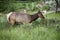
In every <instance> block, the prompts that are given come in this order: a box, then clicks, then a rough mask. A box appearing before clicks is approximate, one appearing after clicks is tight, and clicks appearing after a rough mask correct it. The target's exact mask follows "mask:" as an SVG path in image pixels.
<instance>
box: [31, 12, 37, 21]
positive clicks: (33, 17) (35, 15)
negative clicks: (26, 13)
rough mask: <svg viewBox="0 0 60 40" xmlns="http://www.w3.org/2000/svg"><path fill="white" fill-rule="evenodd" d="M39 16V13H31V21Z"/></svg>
mask: <svg viewBox="0 0 60 40" xmlns="http://www.w3.org/2000/svg"><path fill="white" fill-rule="evenodd" d="M37 18H38V13H36V14H34V15H31V22H32V21H35V20H36V19H37Z"/></svg>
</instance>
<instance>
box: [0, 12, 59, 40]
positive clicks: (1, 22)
mask: <svg viewBox="0 0 60 40" xmlns="http://www.w3.org/2000/svg"><path fill="white" fill-rule="evenodd" d="M59 15H60V13H57V14H53V13H52V14H48V15H45V18H46V20H45V21H44V22H43V21H42V20H40V19H37V20H36V21H34V22H32V23H29V24H24V25H23V24H20V25H14V26H13V27H11V26H10V24H9V23H8V22H7V20H6V15H5V14H4V15H2V16H0V40H60V16H59Z"/></svg>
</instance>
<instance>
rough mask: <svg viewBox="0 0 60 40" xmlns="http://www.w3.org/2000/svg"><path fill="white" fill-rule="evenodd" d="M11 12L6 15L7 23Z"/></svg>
mask: <svg viewBox="0 0 60 40" xmlns="http://www.w3.org/2000/svg"><path fill="white" fill-rule="evenodd" d="M12 13H13V12H10V13H9V14H7V21H8V22H9V18H10V15H11V14H12Z"/></svg>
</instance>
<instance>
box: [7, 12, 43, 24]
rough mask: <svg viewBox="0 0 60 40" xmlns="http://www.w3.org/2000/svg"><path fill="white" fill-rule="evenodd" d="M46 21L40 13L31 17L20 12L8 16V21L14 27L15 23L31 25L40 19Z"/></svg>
mask: <svg viewBox="0 0 60 40" xmlns="http://www.w3.org/2000/svg"><path fill="white" fill-rule="evenodd" d="M39 17H40V18H41V19H44V16H43V14H42V12H40V11H38V12H37V13H35V14H34V15H29V14H26V13H19V12H10V13H9V14H7V20H8V22H9V23H10V24H11V25H14V24H15V23H23V24H25V23H31V22H33V21H35V20H36V19H38V18H39Z"/></svg>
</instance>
